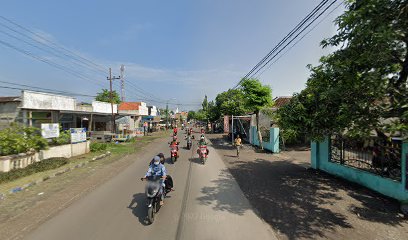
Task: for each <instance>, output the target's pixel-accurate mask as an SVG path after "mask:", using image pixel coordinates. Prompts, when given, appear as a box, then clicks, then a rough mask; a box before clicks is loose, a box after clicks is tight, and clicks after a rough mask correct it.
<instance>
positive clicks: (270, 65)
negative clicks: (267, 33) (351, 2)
mask: <svg viewBox="0 0 408 240" xmlns="http://www.w3.org/2000/svg"><path fill="white" fill-rule="evenodd" d="M342 4H344V1H342V2H341V3H339V4H338V5H337V6H336V7H335V8H333V9H332V10H331V11H330V12H329V13H328V14H326V16H324V17H323V18H322V19H321V20H320V21H319V22H318V23H317V24H316V25H315V26H313V28H311V29H310V30H309V31H307V32H306V33H305V34H304V35H303V36H302V37H301V38H300V39H298V40H297V41H296V42H295V43H294V44H293V45H292V46H291V47H290V48H289V49H287V50H286V51H285V52H283V53H282V54H281V55H280V56H279V57H278V58H277V59H275V61H273V62H272V63H271V64H269V65H268V67H267V68H265V69H264V70H263V71H262V72H260V73H258V75H257V76H256V77H255V78H259V77H260V76H261V75H262V74H263V73H264V72H265V71H267V70H269V69H270V68H271V67H272V65H273V64H275V63H276V62H277V61H279V59H281V58H282V57H283V56H284V55H286V54H287V53H288V52H289V51H290V50H292V48H293V47H295V46H296V45H297V44H298V43H299V42H300V41H302V40H303V38H305V37H306V36H307V35H309V34H310V33H311V32H312V31H313V30H314V29H315V28H316V27H317V26H319V25H320V24H321V23H322V22H323V21H324V20H326V19H327V17H328V16H330V15H331V14H332V13H333V12H334V11H336V10H337V9H338V8H339V7H340V6H341V5H342Z"/></svg>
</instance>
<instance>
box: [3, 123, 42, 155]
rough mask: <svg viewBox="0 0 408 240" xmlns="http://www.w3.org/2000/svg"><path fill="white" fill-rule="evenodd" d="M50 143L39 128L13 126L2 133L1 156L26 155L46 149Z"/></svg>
mask: <svg viewBox="0 0 408 240" xmlns="http://www.w3.org/2000/svg"><path fill="white" fill-rule="evenodd" d="M47 146H48V142H47V140H46V139H44V138H43V137H42V136H41V131H40V130H39V129H38V128H33V127H22V126H19V125H17V124H12V125H11V126H10V127H9V128H6V129H3V130H1V131H0V155H1V156H6V155H11V154H18V153H25V152H28V151H30V150H31V149H33V150H36V151H38V150H41V149H45V148H46V147H47Z"/></svg>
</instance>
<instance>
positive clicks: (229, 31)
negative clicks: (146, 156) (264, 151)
mask: <svg viewBox="0 0 408 240" xmlns="http://www.w3.org/2000/svg"><path fill="white" fill-rule="evenodd" d="M319 2H320V0H308V1H306V0H275V1H272V0H251V1H250V0H194V1H191V0H183V1H182V0H173V1H164V0H162V1H159V0H149V1H146V0H144V1H140V0H127V1H124V0H122V1H120V0H115V1H112V0H110V1H108V0H88V1H83V0H70V1H52V0H37V1H22V0H15V1H4V2H2V7H1V8H0V16H2V17H4V18H0V96H10V95H11V96H13V95H19V90H12V89H5V88H1V87H4V86H9V87H12V86H11V85H9V84H7V83H4V82H12V83H16V84H25V85H30V86H36V87H41V88H48V89H56V90H60V91H69V92H75V93H81V94H85V95H90V97H78V99H79V100H80V101H85V102H90V101H92V99H91V96H94V95H96V93H97V92H99V91H101V89H102V88H109V81H107V80H106V77H107V76H108V75H109V72H108V69H109V68H112V73H113V75H115V76H119V74H120V70H119V69H120V66H121V64H123V65H124V66H125V75H124V79H125V90H126V92H125V96H126V100H127V101H146V102H148V103H149V104H152V105H158V106H160V107H163V106H164V105H165V102H167V101H168V102H169V103H170V105H171V107H175V105H176V104H179V106H180V108H181V109H183V110H189V109H197V108H198V106H199V104H200V103H201V102H202V100H203V98H204V96H205V95H207V96H208V98H209V99H210V100H212V99H214V98H215V97H216V95H217V94H218V93H220V92H222V91H226V90H228V89H229V88H232V87H234V86H235V85H236V83H237V82H238V81H239V80H240V78H242V77H243V76H245V74H246V73H247V72H248V71H249V70H251V68H252V67H253V66H255V64H256V63H258V61H259V60H261V59H262V58H263V57H264V56H265V55H266V54H267V53H268V52H269V51H270V50H271V49H272V48H273V47H274V46H275V45H276V44H277V43H278V42H279V41H280V40H281V39H282V38H283V37H284V36H285V35H286V34H287V33H288V32H289V31H290V30H291V29H292V28H293V27H294V26H296V25H297V24H298V23H299V22H300V21H301V20H302V19H303V18H304V17H305V16H306V15H307V14H308V13H309V12H310V11H311V10H312V9H313V8H314V7H315V6H316V5H318V3H319ZM336 5H337V4H335V5H333V8H334V6H336ZM343 11H344V8H343V7H339V8H338V9H336V10H334V12H332V13H331V14H330V15H328V16H327V17H326V18H325V19H324V20H323V21H322V22H321V23H320V24H319V25H318V26H317V27H316V28H315V29H314V30H313V31H312V32H310V34H308V35H307V36H306V37H305V38H304V39H303V40H302V41H300V42H299V43H298V44H297V45H296V46H294V47H293V48H292V49H291V50H290V51H289V52H287V54H285V55H284V56H283V57H282V58H280V59H279V60H278V61H277V62H276V63H275V64H273V65H271V67H270V68H268V69H267V70H266V71H265V72H264V73H263V74H262V75H260V76H258V78H259V79H260V80H261V81H262V83H264V84H268V85H270V86H271V88H272V95H273V97H277V96H290V95H292V94H293V93H294V92H299V91H301V90H302V89H303V88H304V87H305V83H306V81H307V78H308V76H309V74H310V72H309V70H308V69H307V68H306V65H308V64H312V65H316V64H318V60H319V58H320V57H321V56H323V55H326V54H328V53H330V51H333V50H332V49H322V48H321V47H320V41H321V40H323V39H324V38H328V37H330V36H332V35H334V34H335V33H336V26H335V24H334V23H333V21H334V19H335V18H336V17H337V16H339V15H340V14H341V13H342V12H343ZM326 14H327V13H326ZM326 14H324V15H323V16H322V19H323V17H324V16H326ZM6 19H8V20H11V21H12V22H14V23H17V24H18V25H20V26H21V27H24V28H25V29H28V30H29V32H27V31H26V30H24V29H22V28H20V27H18V26H16V25H13V24H12V23H10V22H8V21H7V20H6ZM22 34H25V35H22ZM27 36H28V37H30V38H27ZM22 40H24V41H22ZM50 41H51V42H53V43H56V44H57V45H51V46H52V47H54V49H52V48H48V45H50ZM61 47H62V48H61ZM16 49H17V50H16ZM44 49H45V50H44ZM61 49H62V50H61ZM63 49H66V50H68V51H69V52H66V51H65V50H63ZM57 50H59V51H57ZM21 51H22V52H24V53H21ZM64 51H65V52H64ZM64 53H65V54H64ZM73 54H75V55H74V57H75V59H73V58H72V57H71V58H70V57H68V56H71V55H73ZM44 61H45V62H46V63H45V62H44ZM1 81H3V82H1ZM119 86H120V83H119V81H118V80H115V81H114V89H116V90H118V91H119ZM14 87H15V86H14ZM154 101H155V102H154Z"/></svg>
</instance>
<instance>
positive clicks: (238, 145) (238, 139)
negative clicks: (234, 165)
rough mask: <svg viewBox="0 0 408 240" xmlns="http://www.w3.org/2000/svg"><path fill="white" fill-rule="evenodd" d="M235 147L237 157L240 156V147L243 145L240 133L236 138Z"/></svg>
mask: <svg viewBox="0 0 408 240" xmlns="http://www.w3.org/2000/svg"><path fill="white" fill-rule="evenodd" d="M234 145H235V147H236V148H237V157H239V149H240V148H241V145H242V140H241V138H240V137H239V135H237V138H235V144H234Z"/></svg>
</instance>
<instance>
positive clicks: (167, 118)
mask: <svg viewBox="0 0 408 240" xmlns="http://www.w3.org/2000/svg"><path fill="white" fill-rule="evenodd" d="M166 128H169V100H167V102H166Z"/></svg>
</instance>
